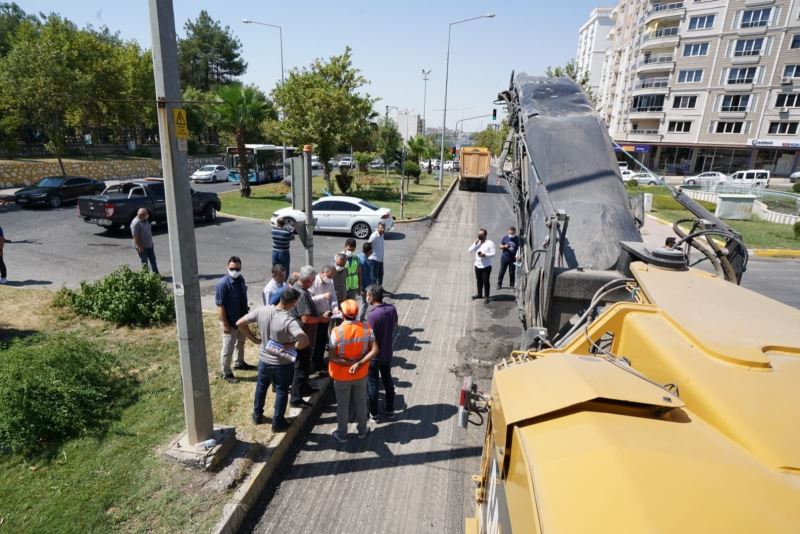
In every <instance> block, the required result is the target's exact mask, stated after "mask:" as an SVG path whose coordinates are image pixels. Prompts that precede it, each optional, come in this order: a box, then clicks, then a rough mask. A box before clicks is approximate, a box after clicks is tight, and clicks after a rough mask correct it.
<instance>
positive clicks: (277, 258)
mask: <svg viewBox="0 0 800 534" xmlns="http://www.w3.org/2000/svg"><path fill="white" fill-rule="evenodd" d="M272 265H283V268H284V269H286V277H287V278H288V277H289V275H290V274H291V271H290V270H289V251H288V250H273V251H272Z"/></svg>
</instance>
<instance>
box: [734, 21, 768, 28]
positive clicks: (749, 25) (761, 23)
mask: <svg viewBox="0 0 800 534" xmlns="http://www.w3.org/2000/svg"><path fill="white" fill-rule="evenodd" d="M767 24H769V19H758V20H748V21H742V25H741V26H740V28H758V27H760V26H766V25H767Z"/></svg>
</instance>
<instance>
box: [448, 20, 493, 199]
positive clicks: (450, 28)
mask: <svg viewBox="0 0 800 534" xmlns="http://www.w3.org/2000/svg"><path fill="white" fill-rule="evenodd" d="M493 18H494V13H487V14H485V15H480V16H478V17H472V18H469V19H464V20H457V21H455V22H451V23H450V25H449V26H448V27H447V64H446V67H445V71H444V116H443V117H442V150H441V154H440V156H439V191H441V190H442V181H443V180H444V134H445V131H446V130H447V82H448V80H449V78H450V33H451V32H452V30H453V26H455V25H456V24H462V23H464V22H469V21H471V20H478V19H493Z"/></svg>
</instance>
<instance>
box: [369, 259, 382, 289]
mask: <svg viewBox="0 0 800 534" xmlns="http://www.w3.org/2000/svg"><path fill="white" fill-rule="evenodd" d="M369 266H370V267H371V268H372V281H373V282H375V283H376V284H378V285H379V286H381V287H383V262H382V261H378V260H369Z"/></svg>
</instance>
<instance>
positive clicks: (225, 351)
mask: <svg viewBox="0 0 800 534" xmlns="http://www.w3.org/2000/svg"><path fill="white" fill-rule="evenodd" d="M216 304H217V308H218V310H219V323H220V327H221V329H222V349H221V350H220V361H221V365H222V378H223V379H224V380H225V381H226V382H228V383H230V384H235V383H236V382H237V380H236V377H235V376H233V371H232V370H231V360H232V358H233V350H234V348H235V349H236V364H235V365H234V366H233V369H240V370H252V369H255V367H254V366H252V365H250V364H248V363H247V362H245V361H244V344H245V337H244V334H243V333H242V332H241V330H239V329H238V328H237V327H236V322H237V321H238V320H239V319H241V318H242V317H243V316H244V315H245V314H247V312H248V311H249V306H248V305H247V284H245V281H244V277H243V276H242V260H241V259H239V257H238V256H231V257H230V259H229V260H228V273H227V274H226V275H225V276H223V277H222V278H220V279H219V282H217V287H216Z"/></svg>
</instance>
